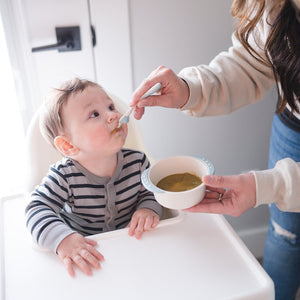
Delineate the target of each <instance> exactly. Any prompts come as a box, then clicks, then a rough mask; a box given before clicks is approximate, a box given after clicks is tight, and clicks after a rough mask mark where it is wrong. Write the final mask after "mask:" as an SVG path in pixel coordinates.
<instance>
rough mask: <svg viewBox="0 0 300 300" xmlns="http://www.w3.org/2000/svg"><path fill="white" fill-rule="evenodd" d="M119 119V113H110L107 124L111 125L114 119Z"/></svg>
mask: <svg viewBox="0 0 300 300" xmlns="http://www.w3.org/2000/svg"><path fill="white" fill-rule="evenodd" d="M119 118H120V114H119V113H116V112H111V113H109V114H108V118H107V122H108V123H112V122H114V121H115V120H116V119H119Z"/></svg>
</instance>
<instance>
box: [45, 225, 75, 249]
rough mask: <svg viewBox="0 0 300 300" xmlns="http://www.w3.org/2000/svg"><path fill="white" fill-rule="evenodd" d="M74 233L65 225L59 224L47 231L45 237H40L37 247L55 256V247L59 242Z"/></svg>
mask: <svg viewBox="0 0 300 300" xmlns="http://www.w3.org/2000/svg"><path fill="white" fill-rule="evenodd" d="M74 232H76V231H74V230H72V229H71V228H69V227H68V226H67V225H65V224H59V225H56V226H55V227H53V228H51V229H49V230H47V234H46V235H45V237H43V235H42V236H41V237H40V241H39V246H41V247H42V248H46V249H49V250H51V251H52V252H54V253H55V254H56V251H57V247H58V246H59V244H60V243H61V241H62V240H63V239H64V238H65V237H67V236H68V235H70V234H72V233H74Z"/></svg>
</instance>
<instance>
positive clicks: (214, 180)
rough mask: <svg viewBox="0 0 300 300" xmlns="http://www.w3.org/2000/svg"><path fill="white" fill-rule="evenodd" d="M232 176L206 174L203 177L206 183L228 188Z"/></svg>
mask: <svg viewBox="0 0 300 300" xmlns="http://www.w3.org/2000/svg"><path fill="white" fill-rule="evenodd" d="M229 177H230V176H219V175H206V176H204V177H203V178H202V181H203V182H204V184H206V185H209V186H211V187H216V188H228V187H230V186H229V185H230V180H229Z"/></svg>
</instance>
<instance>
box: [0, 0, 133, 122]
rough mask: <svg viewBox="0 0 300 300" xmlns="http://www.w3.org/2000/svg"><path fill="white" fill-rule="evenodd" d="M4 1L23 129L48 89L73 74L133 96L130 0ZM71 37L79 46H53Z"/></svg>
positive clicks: (121, 94)
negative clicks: (129, 18) (128, 2)
mask: <svg viewBox="0 0 300 300" xmlns="http://www.w3.org/2000/svg"><path fill="white" fill-rule="evenodd" d="M1 5H2V7H1V11H2V16H3V18H4V23H5V24H4V25H5V28H6V36H7V38H8V44H9V47H10V53H11V57H12V61H13V65H14V69H15V74H16V76H15V77H16V79H17V81H18V84H19V86H20V89H19V98H20V99H23V100H21V102H22V103H21V107H22V108H23V109H22V110H23V118H24V120H23V121H24V123H25V128H26V127H27V125H28V123H29V121H30V118H31V117H32V115H33V113H34V112H35V111H36V110H37V108H38V107H39V106H40V105H41V103H42V101H43V98H44V96H45V95H46V94H47V92H48V91H49V90H50V89H51V88H53V87H58V86H59V85H60V84H61V83H62V82H64V81H66V80H68V79H71V78H73V77H80V78H84V79H89V80H92V81H96V82H98V83H99V84H101V85H102V86H103V87H104V88H106V89H108V90H109V91H110V92H112V93H114V94H116V95H117V96H119V97H121V98H123V99H125V98H127V99H128V98H129V96H130V94H131V93H132V75H131V57H130V43H129V41H130V39H129V20H128V7H127V6H128V4H127V1H122V0H112V1H105V0H91V1H88V0H51V1H48V0H23V1H20V0H12V1H9V0H5V1H3V2H2V4H1ZM5 12H6V13H5ZM70 27H71V28H70ZM73 27H75V31H76V32H75V33H73V31H72V29H73ZM61 32H62V33H61ZM78 32H79V33H78ZM78 35H79V41H78ZM68 36H69V37H70V39H71V40H72V39H73V46H75V50H74V49H73V48H72V45H69V48H68V49H66V47H65V48H64V47H60V48H59V50H57V49H55V47H53V46H54V45H55V44H58V43H59V42H61V41H62V40H63V41H64V40H65V39H66V37H68ZM46 46H51V47H46ZM40 47H44V49H40ZM66 50H70V51H66Z"/></svg>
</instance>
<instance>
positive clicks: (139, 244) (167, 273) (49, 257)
mask: <svg viewBox="0 0 300 300" xmlns="http://www.w3.org/2000/svg"><path fill="white" fill-rule="evenodd" d="M113 100H114V101H115V104H116V106H117V108H118V109H119V110H120V111H121V112H123V111H124V110H125V109H126V105H125V104H124V103H123V102H121V101H120V100H119V99H116V98H115V97H113ZM27 146H28V149H27V151H28V154H29V155H28V163H29V164H30V165H29V167H30V168H29V170H30V173H29V174H28V184H27V189H28V191H32V190H33V189H34V188H35V186H36V185H37V184H39V183H40V181H41V179H42V177H43V176H44V175H45V174H46V172H47V171H48V168H49V165H50V164H51V163H54V162H55V161H57V160H59V159H60V154H59V152H58V151H56V150H55V149H54V148H53V147H51V146H50V145H48V143H47V142H46V141H45V140H44V139H43V137H42V135H41V133H40V130H39V122H38V113H36V115H35V116H34V118H33V119H32V122H31V124H30V126H29V129H28V135H27ZM126 147H130V148H135V149H139V150H142V151H144V152H146V151H145V147H144V144H143V141H142V138H141V134H140V131H139V129H138V126H137V124H136V121H135V120H134V118H133V117H132V118H131V120H130V122H129V131H128V139H127V142H126ZM146 154H147V153H146ZM0 203H1V202H0ZM0 217H1V220H2V221H3V228H7V230H5V231H3V230H1V222H0V235H1V238H2V236H3V238H2V239H1V240H3V243H0V271H1V277H0V300H2V299H3V300H4V299H5V300H13V299H26V300H38V299H44V300H52V299H54V298H57V297H59V295H62V294H61V293H62V291H65V292H63V297H64V299H65V300H81V299H83V298H86V295H87V293H88V295H92V296H96V297H97V296H98V295H99V296H101V297H102V298H103V299H106V300H114V299H119V298H122V299H125V300H129V299H130V300H139V299H141V298H143V299H145V300H148V299H149V300H150V299H173V300H181V299H191V300H192V299H197V300H198V299H203V300H206V299H215V300H219V299H228V300H236V299H239V300H266V299H268V300H274V285H273V282H272V281H271V279H270V278H269V277H268V275H267V274H266V273H265V271H264V270H263V269H262V267H261V266H260V264H259V263H258V262H257V260H256V259H255V257H254V256H253V255H252V254H251V253H250V252H249V250H248V249H247V248H246V247H245V245H244V244H243V243H242V241H241V240H240V239H239V237H238V236H237V234H236V233H235V232H234V231H233V229H232V228H231V226H230V225H229V224H228V222H227V221H226V220H225V218H224V217H223V216H220V215H213V214H182V213H180V214H179V215H178V216H173V217H170V218H168V219H165V220H162V221H161V222H160V224H159V225H158V226H157V228H155V229H154V230H153V231H150V232H146V233H145V234H144V235H143V238H142V240H136V239H135V238H133V237H129V236H128V229H127V228H123V229H118V230H115V231H111V232H105V233H100V234H98V235H94V236H90V238H93V239H94V240H96V241H98V246H97V247H98V249H99V251H100V252H101V253H102V254H103V255H104V257H105V261H104V262H103V263H102V264H101V269H100V270H95V271H94V272H93V276H91V277H88V276H85V275H83V274H82V273H81V272H77V271H76V278H75V279H74V278H70V277H69V276H68V275H67V274H66V271H65V270H64V266H63V264H62V263H61V261H60V260H59V259H57V257H55V256H54V255H53V253H50V252H41V251H36V250H35V249H33V247H32V241H31V239H30V233H29V232H28V230H27V229H26V227H25V225H24V222H23V220H24V197H19V198H15V199H11V200H7V201H6V202H5V205H3V206H1V205H0ZM1 244H2V245H5V247H3V246H2V247H1ZM1 263H3V264H5V268H4V267H2V266H1ZM29 270H30V271H29ZM158 275H159V276H158ZM74 280H76V284H75V281H74ZM49 282H51V286H49ZM32 283H34V284H32ZM132 283H133V284H132ZM16 286H17V287H18V288H16ZM116 286H117V287H118V288H115V287H116ZM149 287H150V288H149ZM151 287H155V288H151Z"/></svg>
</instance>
